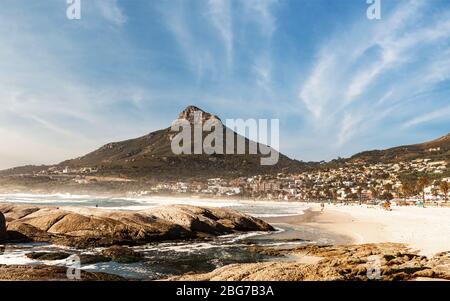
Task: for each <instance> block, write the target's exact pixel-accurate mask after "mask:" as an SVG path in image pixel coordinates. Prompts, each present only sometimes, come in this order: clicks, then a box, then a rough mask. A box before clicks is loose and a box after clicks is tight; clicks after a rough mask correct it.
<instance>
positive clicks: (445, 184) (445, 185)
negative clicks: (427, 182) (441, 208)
mask: <svg viewBox="0 0 450 301" xmlns="http://www.w3.org/2000/svg"><path fill="white" fill-rule="evenodd" d="M449 186H450V185H449V184H448V182H447V181H441V183H439V188H440V189H441V191H442V192H443V193H444V200H445V202H446V203H447V200H448V190H449Z"/></svg>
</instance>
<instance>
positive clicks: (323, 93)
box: [298, 0, 450, 145]
mask: <svg viewBox="0 0 450 301" xmlns="http://www.w3.org/2000/svg"><path fill="white" fill-rule="evenodd" d="M428 5H429V3H428V2H427V1H423V0H420V1H419V0H417V1H403V2H399V4H398V5H397V7H396V8H395V10H394V11H393V12H391V13H390V14H387V13H386V15H385V16H384V17H383V19H382V20H381V21H379V22H376V23H373V22H369V21H366V22H362V23H357V24H353V28H352V29H350V30H348V31H346V32H345V34H344V33H342V32H338V33H336V34H335V35H333V36H331V37H330V38H329V39H328V40H327V41H326V42H325V44H324V45H322V47H321V49H320V51H319V52H318V55H317V60H316V61H315V63H314V65H313V67H312V70H311V72H310V74H309V76H308V77H307V78H306V80H305V81H304V82H303V84H302V85H301V87H300V89H299V93H298V97H299V99H300V100H301V103H302V104H303V106H304V107H305V108H306V109H307V110H308V111H309V112H310V113H312V116H313V117H314V118H313V119H311V122H312V124H313V125H314V126H315V127H316V129H317V130H319V131H321V132H323V133H326V135H329V134H330V133H331V135H334V136H335V137H336V141H338V144H340V145H343V144H344V143H345V142H347V141H350V140H351V139H354V137H355V136H356V135H358V134H363V133H364V131H363V130H362V129H361V128H358V127H360V125H361V123H362V122H363V121H364V123H371V124H372V129H373V128H377V127H378V125H377V124H376V123H377V122H381V119H380V118H378V117H375V116H379V115H380V114H381V113H382V112H383V114H382V115H383V117H388V116H389V114H395V112H396V111H395V110H397V111H398V110H401V109H402V106H405V107H406V108H408V104H407V102H408V100H409V99H411V97H412V96H413V95H414V94H417V93H421V92H423V91H426V90H427V89H430V88H431V87H432V86H433V85H435V84H438V83H439V82H442V81H443V80H446V79H448V78H449V75H450V64H449V62H450V61H449V60H448V56H447V55H446V54H445V53H446V52H445V51H442V45H443V44H442V41H446V40H448V39H449V38H450V22H449V21H448V20H449V18H448V17H449V13H450V12H449V11H445V10H443V11H440V12H436V13H435V15H434V16H433V17H432V18H431V19H430V18H428V19H427V22H422V20H423V18H424V17H425V16H427V17H429V15H426V12H428V11H427V10H426V9H427V7H428ZM430 20H431V21H430ZM444 45H445V44H444ZM429 56H433V59H432V60H431V59H428V58H429ZM412 70H414V71H416V72H413V71H412ZM398 72H401V73H403V74H410V75H408V77H403V76H399V75H398ZM391 77H393V78H395V82H392V81H387V79H389V78H391ZM394 103H396V105H395V107H394V105H393V104H394ZM399 104H400V105H399ZM393 108H395V110H393ZM409 111H410V110H404V112H403V113H404V114H407V112H409ZM429 116H435V115H429ZM417 120H420V121H421V122H420V123H422V120H423V122H426V121H429V120H430V119H428V118H424V119H417ZM417 124H419V123H418V122H415V121H414V122H411V123H409V125H417ZM336 125H338V126H337V127H336ZM367 129H368V128H367ZM367 129H366V130H367Z"/></svg>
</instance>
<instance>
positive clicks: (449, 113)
mask: <svg viewBox="0 0 450 301" xmlns="http://www.w3.org/2000/svg"><path fill="white" fill-rule="evenodd" d="M442 120H450V106H447V107H444V108H440V109H438V110H434V111H431V112H427V113H425V114H422V115H420V116H417V117H415V118H413V119H411V120H408V121H407V122H405V123H403V127H412V126H416V125H419V124H423V123H428V122H438V121H442Z"/></svg>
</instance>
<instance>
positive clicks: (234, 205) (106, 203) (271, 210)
mask: <svg viewBox="0 0 450 301" xmlns="http://www.w3.org/2000/svg"><path fill="white" fill-rule="evenodd" d="M0 203H15V204H27V205H47V206H49V205H54V206H82V207H90V208H94V207H96V206H98V207H99V208H105V209H109V210H144V209H148V208H152V207H156V206H161V205H175V204H184V205H194V206H206V207H219V208H229V209H234V210H237V211H240V212H243V213H246V214H250V215H252V216H255V217H275V216H290V215H299V214H303V210H305V209H306V208H307V207H306V205H305V204H302V203H297V202H269V201H241V200H232V199H230V200H228V199H227V200H219V199H197V198H171V197H148V198H107V197H94V196H88V195H72V194H48V195H33V194H0Z"/></svg>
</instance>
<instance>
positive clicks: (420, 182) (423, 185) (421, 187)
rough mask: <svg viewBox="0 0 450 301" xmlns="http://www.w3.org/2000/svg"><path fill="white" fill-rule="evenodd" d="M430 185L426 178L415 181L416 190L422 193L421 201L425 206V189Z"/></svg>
mask: <svg viewBox="0 0 450 301" xmlns="http://www.w3.org/2000/svg"><path fill="white" fill-rule="evenodd" d="M429 184H430V180H428V178H426V177H420V178H419V179H418V180H417V190H418V191H420V192H421V193H422V200H423V203H424V204H425V188H426V187H427V186H428V185H429Z"/></svg>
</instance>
